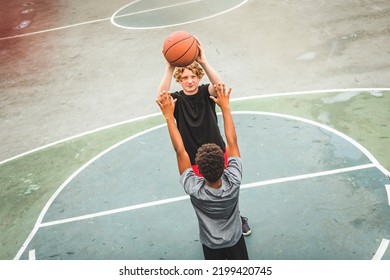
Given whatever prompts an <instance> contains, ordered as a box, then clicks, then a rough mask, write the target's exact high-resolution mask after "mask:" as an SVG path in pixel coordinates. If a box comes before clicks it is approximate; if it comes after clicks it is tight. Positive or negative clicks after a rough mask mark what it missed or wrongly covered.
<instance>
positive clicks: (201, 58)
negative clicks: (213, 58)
mask: <svg viewBox="0 0 390 280" xmlns="http://www.w3.org/2000/svg"><path fill="white" fill-rule="evenodd" d="M197 41H198V48H199V55H198V57H197V58H196V61H197V62H198V63H199V64H200V65H201V66H202V67H203V69H204V71H205V73H206V75H207V77H208V78H209V80H210V83H211V84H210V86H209V92H210V94H211V95H213V96H216V92H215V89H214V86H213V85H216V84H217V83H219V82H221V77H220V76H219V74H218V73H217V71H215V70H214V68H213V67H212V66H211V65H210V64H209V62H208V61H207V59H206V55H205V53H204V50H203V47H202V44H201V43H200V41H199V40H198V39H197Z"/></svg>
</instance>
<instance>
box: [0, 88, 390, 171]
mask: <svg viewBox="0 0 390 280" xmlns="http://www.w3.org/2000/svg"><path fill="white" fill-rule="evenodd" d="M349 91H390V88H355V89H330V90H314V91H297V92H289V93H271V94H265V95H255V96H249V97H239V98H232V99H231V100H230V101H231V102H235V101H243V100H251V99H262V98H269V97H281V96H292V95H305V94H320V93H335V92H349ZM232 113H233V114H234V113H235V112H232ZM159 115H161V113H154V114H149V115H145V116H141V117H137V118H134V119H130V120H126V121H123V122H118V123H114V124H111V125H108V126H104V127H101V128H97V129H94V130H90V131H87V132H84V133H80V134H76V135H74V136H71V137H68V138H65V139H62V140H59V141H56V142H52V143H49V144H47V145H44V146H41V147H38V148H36V149H33V150H29V151H27V152H24V153H22V154H19V155H16V156H14V157H11V158H8V159H5V160H3V161H1V162H0V165H2V164H4V163H7V162H9V161H11V160H14V159H18V158H20V157H23V156H26V155H29V154H32V153H34V152H37V151H40V150H43V149H46V148H49V147H51V146H54V145H57V144H60V143H63V142H66V141H69V140H73V139H76V138H79V137H82V136H85V135H88V134H92V133H95V132H99V131H102V130H105V129H108V128H113V127H116V126H120V125H123V124H128V123H131V122H134V121H138V120H143V119H148V118H151V117H155V116H159ZM279 115H282V114H279ZM289 117H291V116H289ZM301 119H302V120H305V119H303V118H301ZM317 124H319V123H317ZM317 126H318V125H317ZM326 127H327V126H326ZM328 128H330V127H327V128H326V129H328ZM381 170H382V169H381ZM384 173H387V174H389V175H388V176H390V172H388V171H387V172H384Z"/></svg>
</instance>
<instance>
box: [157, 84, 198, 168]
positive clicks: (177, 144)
mask: <svg viewBox="0 0 390 280" xmlns="http://www.w3.org/2000/svg"><path fill="white" fill-rule="evenodd" d="M176 100H177V99H175V100H173V98H172V96H171V95H170V94H169V93H168V92H165V91H163V92H161V93H160V94H159V97H158V98H157V100H156V102H157V104H158V106H159V107H160V109H161V112H162V113H163V115H164V117H165V121H166V122H167V127H168V131H169V136H170V138H171V142H172V145H173V148H174V150H175V152H176V158H177V164H178V167H179V173H180V175H181V174H182V173H183V172H184V171H185V170H186V169H187V168H190V167H191V162H190V157H189V156H188V154H187V151H186V149H185V147H184V143H183V139H182V138H181V135H180V132H179V130H178V129H177V126H176V123H175V118H174V116H173V112H174V110H175V104H176Z"/></svg>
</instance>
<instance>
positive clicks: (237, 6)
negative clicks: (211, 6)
mask: <svg viewBox="0 0 390 280" xmlns="http://www.w3.org/2000/svg"><path fill="white" fill-rule="evenodd" d="M140 1H142V0H138V1H135V2H133V3H130V4H128V5H125V6H123V7H122V8H120V9H119V10H117V11H116V12H115V13H114V14H113V15H112V17H111V24H112V25H115V26H116V27H119V28H123V29H129V30H149V29H150V30H152V29H160V28H167V27H173V26H179V25H186V24H191V23H195V22H198V21H202V20H207V19H210V18H214V17H218V16H220V15H223V14H226V13H229V12H231V11H233V10H235V9H237V8H239V7H241V6H242V5H244V4H246V3H247V2H248V1H249V0H243V1H242V2H241V3H240V4H238V5H236V6H234V7H232V8H229V9H227V10H224V11H222V12H218V13H216V14H212V15H210V16H206V17H203V18H199V19H196V20H190V21H186V22H181V23H175V24H170V25H161V26H153V27H129V26H123V25H119V24H117V23H116V22H114V19H115V18H118V17H116V16H115V15H116V14H117V13H118V12H119V11H121V10H122V9H124V8H127V7H129V6H131V5H133V4H135V3H137V2H140ZM201 1H205V0H192V1H187V2H183V3H180V5H186V4H192V3H195V2H201ZM176 6H179V5H178V4H176V5H169V6H163V7H160V8H155V9H150V10H145V11H142V12H145V13H147V12H149V11H154V10H156V9H159V10H160V9H166V8H171V7H176ZM139 13H140V12H137V13H135V14H139ZM133 14H134V13H131V14H128V15H133ZM125 16H126V15H123V16H122V15H121V16H120V17H125Z"/></svg>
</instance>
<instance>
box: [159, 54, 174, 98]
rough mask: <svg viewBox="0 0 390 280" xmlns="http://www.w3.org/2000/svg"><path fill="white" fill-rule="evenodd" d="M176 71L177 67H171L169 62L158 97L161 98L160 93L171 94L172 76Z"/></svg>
mask: <svg viewBox="0 0 390 280" xmlns="http://www.w3.org/2000/svg"><path fill="white" fill-rule="evenodd" d="M174 70H175V66H173V65H171V64H170V63H169V62H167V65H166V67H165V73H164V76H163V78H162V80H161V82H160V85H159V86H158V88H157V97H158V96H159V94H160V92H163V91H165V92H169V91H170V89H171V82H172V75H173V71H174Z"/></svg>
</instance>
